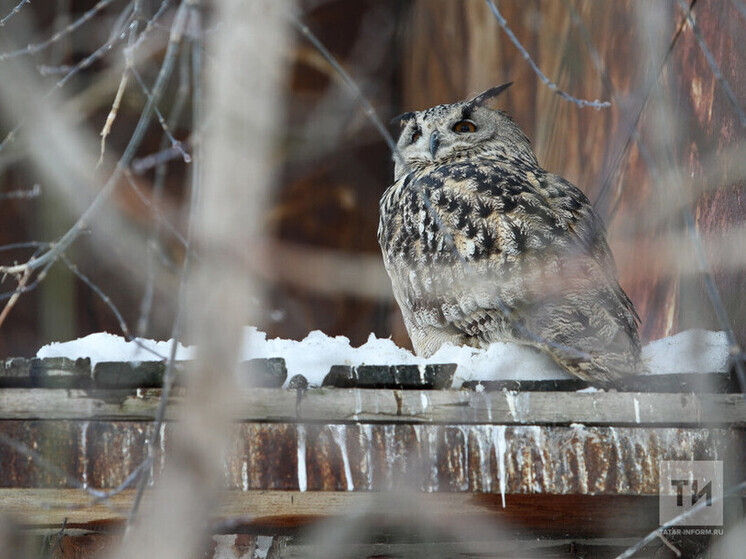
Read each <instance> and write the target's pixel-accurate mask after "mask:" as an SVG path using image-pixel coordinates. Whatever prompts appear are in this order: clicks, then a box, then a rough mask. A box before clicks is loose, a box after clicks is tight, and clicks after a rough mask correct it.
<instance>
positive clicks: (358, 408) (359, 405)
mask: <svg viewBox="0 0 746 559" xmlns="http://www.w3.org/2000/svg"><path fill="white" fill-rule="evenodd" d="M362 411H363V402H362V398H361V396H360V389H359V388H356V389H355V415H354V417H355V421H358V415H360V413H361V412H362Z"/></svg>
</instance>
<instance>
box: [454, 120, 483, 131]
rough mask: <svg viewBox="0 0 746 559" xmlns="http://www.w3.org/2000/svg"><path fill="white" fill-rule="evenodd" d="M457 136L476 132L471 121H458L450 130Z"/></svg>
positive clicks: (475, 126)
mask: <svg viewBox="0 0 746 559" xmlns="http://www.w3.org/2000/svg"><path fill="white" fill-rule="evenodd" d="M451 130H453V131H454V132H458V133H459V134H470V133H472V132H476V131H477V125H476V124H474V123H473V122H472V121H471V120H459V121H458V122H457V123H456V124H454V125H453V128H452V129H451Z"/></svg>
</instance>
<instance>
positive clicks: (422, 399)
mask: <svg viewBox="0 0 746 559" xmlns="http://www.w3.org/2000/svg"><path fill="white" fill-rule="evenodd" d="M420 404H421V405H422V413H423V414H424V413H427V408H428V407H429V406H430V398H428V397H427V394H425V392H424V391H421V392H420Z"/></svg>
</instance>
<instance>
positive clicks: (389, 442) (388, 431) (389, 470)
mask: <svg viewBox="0 0 746 559" xmlns="http://www.w3.org/2000/svg"><path fill="white" fill-rule="evenodd" d="M383 440H384V446H385V449H386V482H387V487H386V489H392V488H393V472H394V469H395V468H396V463H395V462H396V452H395V451H396V448H395V447H396V437H395V433H394V426H393V425H391V424H390V423H389V424H386V425H384V426H383Z"/></svg>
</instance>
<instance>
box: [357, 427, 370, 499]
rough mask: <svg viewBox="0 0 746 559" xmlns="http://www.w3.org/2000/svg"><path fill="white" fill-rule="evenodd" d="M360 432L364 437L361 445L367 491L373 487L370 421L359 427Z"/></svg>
mask: <svg viewBox="0 0 746 559" xmlns="http://www.w3.org/2000/svg"><path fill="white" fill-rule="evenodd" d="M360 433H361V434H363V435H364V437H365V439H366V440H365V444H361V447H362V448H364V449H365V469H366V481H367V483H368V486H367V487H366V489H367V490H368V491H370V490H372V489H373V426H372V425H371V424H370V423H366V424H365V425H363V426H362V428H361V429H360Z"/></svg>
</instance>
